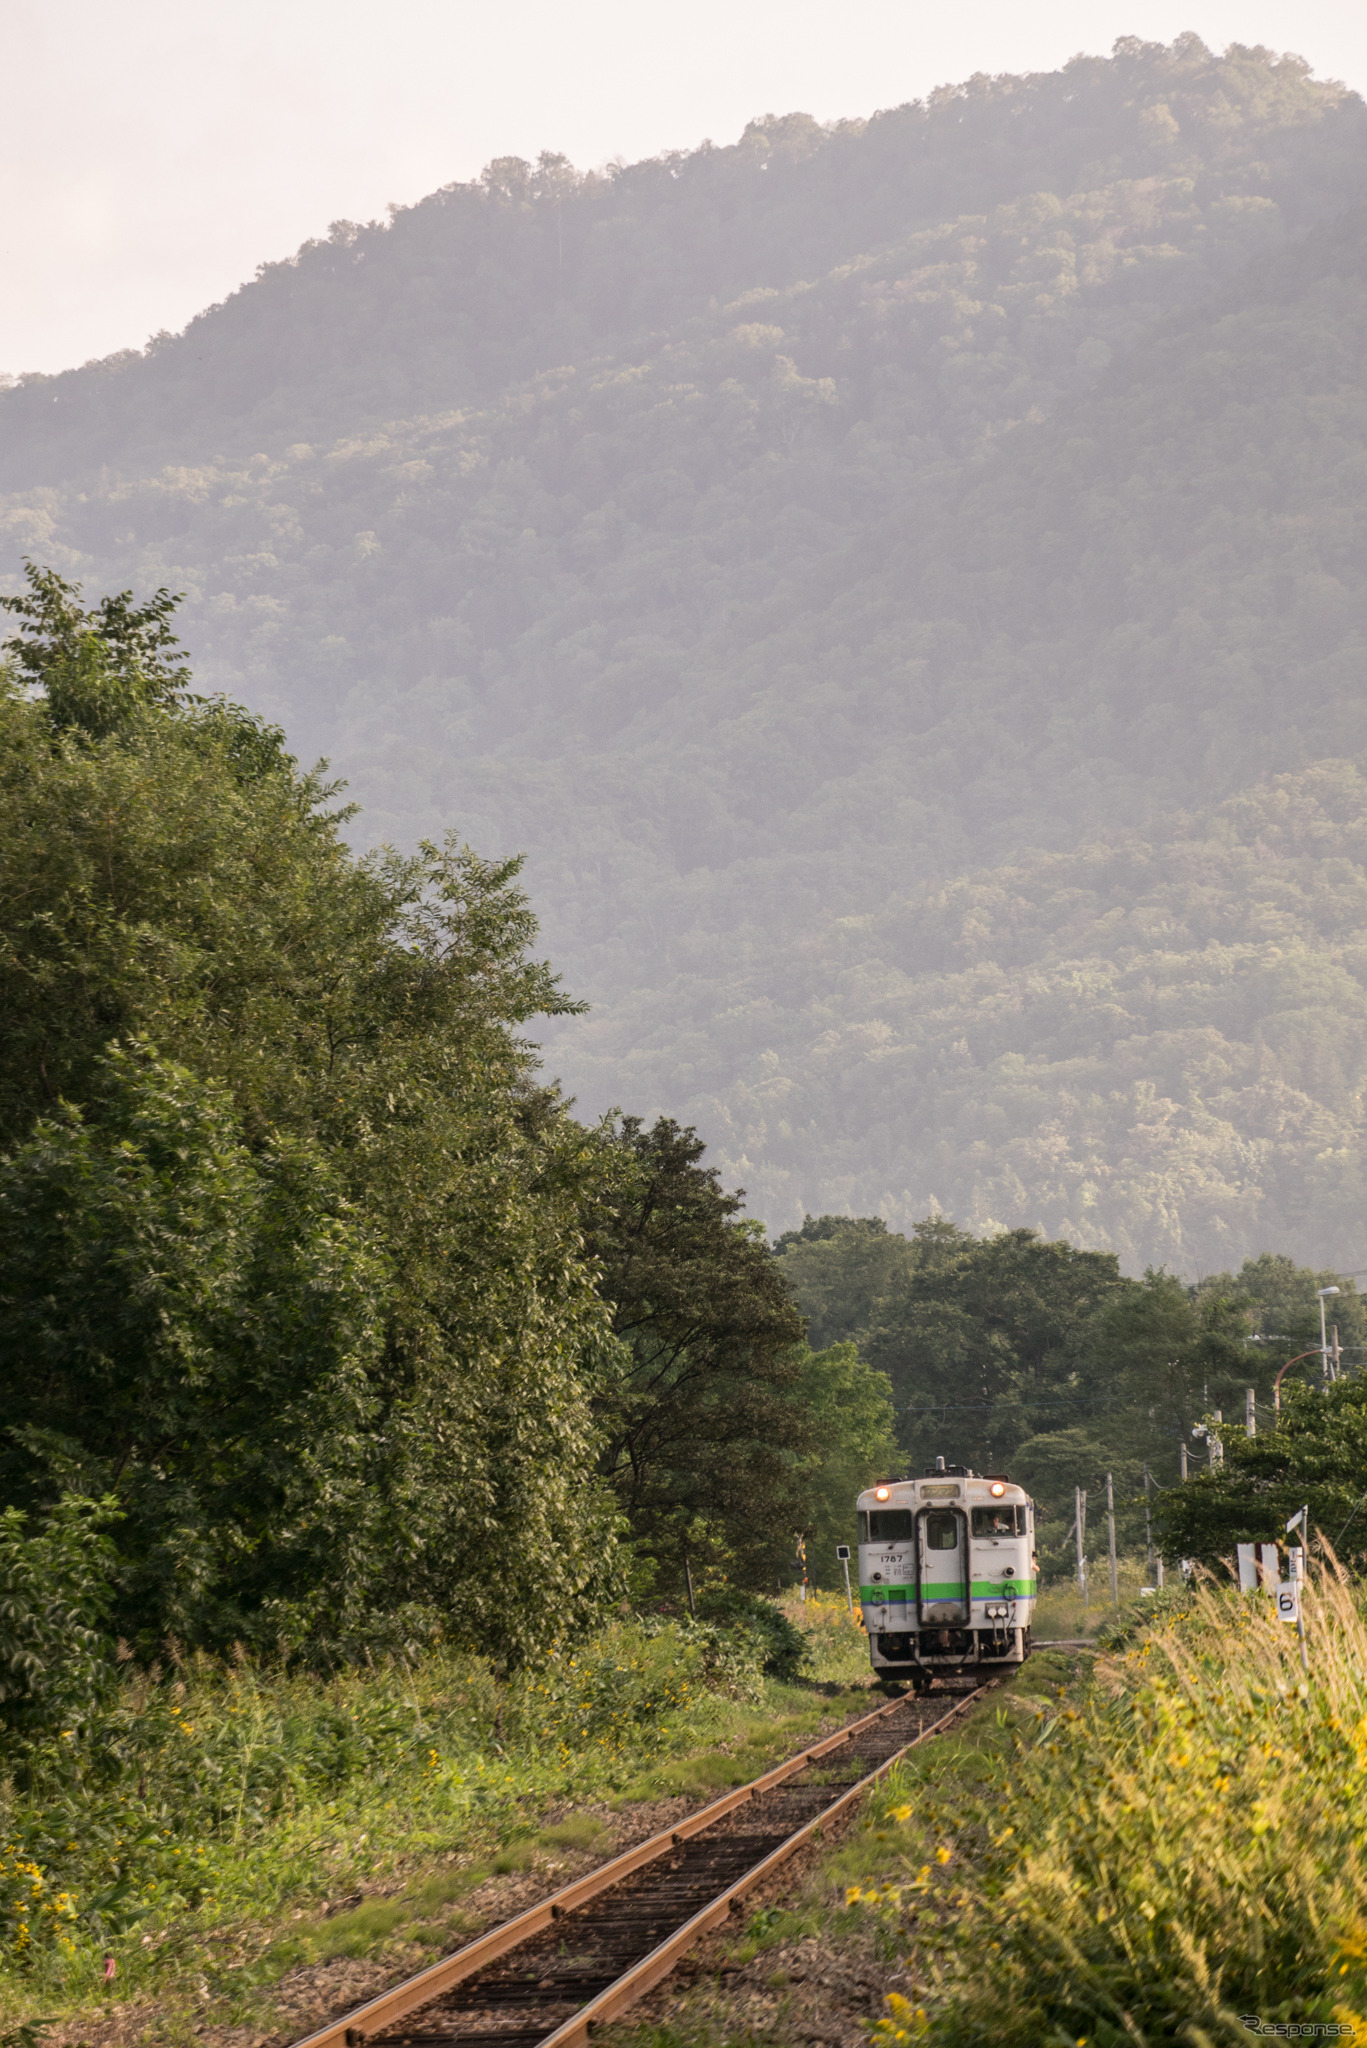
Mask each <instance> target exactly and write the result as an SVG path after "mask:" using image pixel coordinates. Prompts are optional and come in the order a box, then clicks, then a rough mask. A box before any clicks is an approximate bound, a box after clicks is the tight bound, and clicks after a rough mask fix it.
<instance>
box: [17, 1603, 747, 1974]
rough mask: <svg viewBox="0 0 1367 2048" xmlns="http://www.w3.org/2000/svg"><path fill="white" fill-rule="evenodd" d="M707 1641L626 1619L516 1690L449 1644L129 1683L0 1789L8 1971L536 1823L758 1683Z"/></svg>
mask: <svg viewBox="0 0 1367 2048" xmlns="http://www.w3.org/2000/svg"><path fill="white" fill-rule="evenodd" d="M724 1647H727V1646H724ZM715 1651H716V1646H715V1645H714V1644H712V1643H710V1642H709V1641H708V1640H707V1638H706V1635H705V1633H704V1632H690V1631H688V1630H686V1629H682V1630H681V1629H678V1628H674V1627H671V1626H665V1627H663V1628H661V1627H651V1626H649V1625H646V1626H642V1625H640V1624H635V1623H621V1624H619V1625H617V1626H615V1627H612V1628H610V1629H608V1630H606V1631H604V1632H603V1633H602V1634H601V1635H600V1636H598V1637H597V1638H595V1639H594V1640H592V1641H589V1642H586V1643H583V1644H580V1645H578V1646H577V1647H571V1648H567V1649H565V1650H562V1651H561V1652H560V1653H558V1654H557V1655H554V1656H551V1657H549V1658H548V1659H547V1660H546V1661H545V1663H544V1664H543V1665H542V1666H541V1667H540V1668H538V1669H537V1670H535V1671H529V1672H526V1673H523V1674H521V1675H520V1676H518V1677H516V1678H514V1679H513V1680H511V1681H509V1682H506V1683H499V1682H497V1681H496V1679H495V1678H494V1676H493V1674H492V1673H491V1672H490V1670H489V1668H488V1666H487V1665H486V1664H484V1663H482V1662H481V1661H480V1660H478V1659H476V1658H472V1657H464V1656H460V1655H456V1654H454V1653H448V1654H442V1653H440V1652H437V1653H432V1654H429V1655H427V1656H425V1657H424V1658H423V1659H422V1660H421V1661H420V1662H418V1663H417V1664H415V1665H413V1666H406V1665H404V1664H401V1663H389V1664H385V1665H383V1666H379V1667H375V1668H368V1669H362V1670H356V1671H351V1672H348V1673H346V1674H344V1675H340V1676H338V1677H336V1678H334V1679H333V1680H331V1681H325V1680H320V1679H319V1678H317V1677H316V1676H311V1675H306V1674H290V1673H285V1672H280V1671H266V1670H261V1669H259V1668H257V1667H256V1666H254V1665H253V1664H252V1663H251V1662H250V1661H249V1660H246V1659H242V1660H240V1661H238V1662H236V1663H229V1664H226V1665H223V1664H218V1663H215V1662H213V1661H211V1660H210V1659H208V1658H195V1659H192V1660H189V1661H188V1662H187V1663H185V1664H184V1665H183V1666H182V1667H181V1668H179V1669H178V1670H173V1671H166V1672H161V1673H156V1672H153V1673H150V1674H149V1673H133V1674H129V1675H127V1676H126V1677H125V1680H124V1682H123V1684H122V1686H121V1688H120V1691H119V1695H118V1698H117V1700H116V1701H115V1703H114V1704H113V1705H112V1706H111V1707H110V1708H109V1710H108V1711H107V1712H105V1713H104V1714H103V1715H102V1717H101V1718H100V1719H99V1721H98V1722H97V1723H96V1725H95V1726H94V1727H93V1728H92V1729H90V1730H88V1731H86V1732H85V1733H84V1734H83V1735H78V1733H77V1732H76V1731H70V1732H66V1731H63V1732H59V1733H58V1734H57V1735H56V1736H55V1737H54V1738H53V1739H52V1740H51V1741H49V1742H47V1743H46V1744H44V1745H42V1746H40V1747H39V1748H37V1749H30V1750H28V1751H26V1752H25V1754H24V1757H23V1760H22V1768H21V1769H20V1771H18V1772H17V1773H16V1778H17V1782H16V1778H11V1779H9V1780H5V1781H3V1782H0V1977H3V1975H4V1966H5V1965H8V1966H9V1968H10V1970H13V1969H14V1968H15V1967H16V1966H17V1967H18V1968H19V1970H20V1973H21V1976H22V1977H23V1978H24V1979H25V1980H26V1981H28V1982H30V1983H32V1982H33V1981H34V1979H35V1977H36V1978H37V1979H38V1980H39V1981H45V1982H48V1983H50V1984H52V1985H53V1986H54V1987H55V1986H57V1985H58V1984H62V1985H65V1986H66V1987H67V1988H68V1989H70V1988H73V1987H79V1985H80V1983H81V1982H82V1981H84V1980H87V1979H88V1980H89V1981H90V1982H92V1983H93V1982H94V1981H95V1978H96V1976H97V1975H98V1970H99V1966H100V1965H101V1962H102V1958H103V1955H104V1954H105V1953H106V1952H107V1951H113V1952H115V1953H116V1954H117V1956H118V1958H119V1967H120V1983H121V1986H122V1985H123V1984H124V1983H126V1982H130V1981H131V1982H136V1981H138V1980H139V1979H140V1978H143V1977H145V1976H147V1975H148V1965H149V1961H150V1956H149V1951H150V1952H151V1955H154V1956H157V1957H160V1956H161V1954H162V1951H163V1949H164V1947H165V1931H166V1930H167V1929H169V1928H173V1927H175V1928H178V1929H179V1930H180V1932H181V1933H184V1932H185V1931H186V1930H187V1929H189V1928H192V1927H194V1926H207V1925H210V1924H221V1923H223V1922H225V1921H227V1922H232V1921H234V1920H238V1919H242V1918H244V1917H253V1918H256V1919H258V1920H260V1919H261V1918H262V1917H263V1916H269V1914H270V1913H271V1912H272V1910H273V1909H277V1908H279V1907H280V1906H281V1904H282V1903H283V1902H285V1901H287V1900H290V1899H292V1898H295V1897H298V1896H300V1895H303V1896H305V1897H307V1896H308V1895H310V1894H311V1895H313V1896H314V1897H323V1898H326V1897H327V1896H328V1895H329V1894H330V1895H331V1897H332V1898H334V1899H335V1898H337V1897H339V1896H341V1897H345V1896H346V1895H347V1893H348V1891H349V1890H350V1889H352V1888H353V1887H354V1886H355V1884H356V1881H357V1879H358V1877H359V1878H361V1879H362V1881H363V1882H366V1883H367V1884H368V1885H373V1884H374V1883H375V1881H376V1879H377V1878H379V1879H381V1880H383V1878H384V1874H385V1873H386V1872H391V1873H392V1872H394V1871H395V1870H402V1868H403V1865H404V1859H405V1858H408V1859H412V1858H414V1857H415V1856H417V1857H421V1856H422V1855H423V1854H428V1855H431V1854H435V1855H438V1856H440V1855H443V1854H450V1853H460V1852H467V1851H469V1850H470V1849H471V1848H472V1847H474V1848H478V1847H480V1846H481V1845H483V1846H486V1847H495V1846H497V1845H498V1844H500V1843H502V1842H505V1841H506V1840H507V1839H508V1838H509V1836H510V1835H515V1834H516V1833H517V1832H518V1830H519V1828H521V1829H523V1830H524V1831H527V1832H530V1830H531V1829H532V1828H533V1827H534V1826H535V1824H536V1820H535V1816H536V1815H537V1814H538V1813H539V1812H540V1810H541V1809H542V1808H543V1807H544V1806H545V1804H546V1803H547V1801H548V1800H551V1799H560V1800H563V1799H565V1798H566V1797H584V1796H592V1795H594V1794H595V1793H597V1794H602V1793H604V1792H606V1791H610V1790H611V1789H612V1788H613V1787H614V1786H615V1785H616V1784H618V1783H620V1782H621V1781H622V1780H623V1779H624V1778H626V1777H629V1776H630V1775H632V1774H633V1773H637V1774H639V1772H640V1770H641V1768H642V1765H643V1764H646V1763H648V1762H649V1760H650V1759H651V1758H654V1757H660V1756H664V1755H667V1754H669V1753H671V1752H672V1751H674V1750H675V1749H677V1748H679V1747H680V1746H683V1747H687V1746H688V1745H689V1744H690V1743H696V1742H697V1740H698V1739H699V1738H700V1737H705V1735H706V1733H707V1731H708V1730H709V1729H710V1728H711V1727H712V1726H713V1725H714V1724H715V1723H716V1722H717V1720H718V1717H719V1715H722V1714H723V1713H724V1711H725V1703H724V1695H725V1694H726V1692H727V1691H728V1688H730V1689H732V1690H734V1689H737V1688H738V1689H739V1690H740V1691H741V1692H742V1693H747V1692H749V1691H752V1690H754V1688H755V1686H756V1685H757V1683H758V1665H757V1663H755V1664H754V1665H753V1668H751V1666H749V1665H745V1663H744V1659H743V1657H741V1658H739V1659H738V1658H737V1656H736V1655H734V1654H733V1655H732V1656H731V1659H730V1662H731V1664H732V1665H734V1667H735V1668H734V1669H730V1668H728V1669H720V1668H719V1667H718V1659H717V1657H716V1654H715ZM722 1662H723V1663H724V1662H725V1658H723V1659H722ZM709 1667H710V1668H709ZM153 1974H155V1973H153ZM6 2002H7V2001H6V1999H5V1998H4V1996H3V1994H2V1992H0V2010H3V2009H4V2006H5V2004H6Z"/></svg>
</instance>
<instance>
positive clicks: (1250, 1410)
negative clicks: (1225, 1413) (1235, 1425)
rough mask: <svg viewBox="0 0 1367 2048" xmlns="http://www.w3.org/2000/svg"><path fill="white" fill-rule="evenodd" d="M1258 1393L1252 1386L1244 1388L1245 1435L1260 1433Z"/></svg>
mask: <svg viewBox="0 0 1367 2048" xmlns="http://www.w3.org/2000/svg"><path fill="white" fill-rule="evenodd" d="M1257 1398H1258V1397H1257V1394H1256V1392H1255V1391H1254V1389H1253V1388H1252V1387H1245V1388H1244V1435H1245V1436H1256V1435H1257V1434H1258V1410H1257Z"/></svg>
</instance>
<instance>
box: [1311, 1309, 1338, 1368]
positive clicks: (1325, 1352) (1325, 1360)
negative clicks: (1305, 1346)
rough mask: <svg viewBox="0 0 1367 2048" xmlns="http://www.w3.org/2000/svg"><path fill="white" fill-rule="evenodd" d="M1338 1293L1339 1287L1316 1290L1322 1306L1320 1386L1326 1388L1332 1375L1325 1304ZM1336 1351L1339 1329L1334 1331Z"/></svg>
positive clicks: (1336, 1349)
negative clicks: (1332, 1295) (1325, 1322)
mask: <svg viewBox="0 0 1367 2048" xmlns="http://www.w3.org/2000/svg"><path fill="white" fill-rule="evenodd" d="M1337 1293H1338V1289H1337V1287H1317V1288H1316V1289H1315V1294H1316V1297H1317V1299H1318V1301H1319V1305H1320V1384H1321V1386H1325V1387H1327V1386H1328V1384H1329V1379H1330V1373H1329V1333H1328V1331H1327V1330H1326V1329H1325V1327H1324V1304H1325V1302H1326V1301H1327V1299H1328V1298H1329V1296H1330V1295H1331V1294H1337ZM1334 1350H1335V1352H1336V1353H1337V1351H1338V1331H1337V1329H1335V1331H1334ZM1335 1362H1336V1363H1337V1360H1336V1361H1335Z"/></svg>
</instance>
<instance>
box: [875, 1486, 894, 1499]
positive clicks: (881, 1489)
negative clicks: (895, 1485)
mask: <svg viewBox="0 0 1367 2048" xmlns="http://www.w3.org/2000/svg"><path fill="white" fill-rule="evenodd" d="M891 1492H892V1488H891V1487H890V1486H875V1487H874V1489H873V1497H874V1499H875V1500H886V1499H887V1497H888V1495H889V1494H890V1493H891Z"/></svg>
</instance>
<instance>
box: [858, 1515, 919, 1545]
mask: <svg viewBox="0 0 1367 2048" xmlns="http://www.w3.org/2000/svg"><path fill="white" fill-rule="evenodd" d="M859 1541H860V1542H861V1543H910V1541H911V1509H910V1508H871V1509H870V1510H869V1512H868V1514H866V1515H862V1514H861V1515H860V1517H859Z"/></svg>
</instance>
